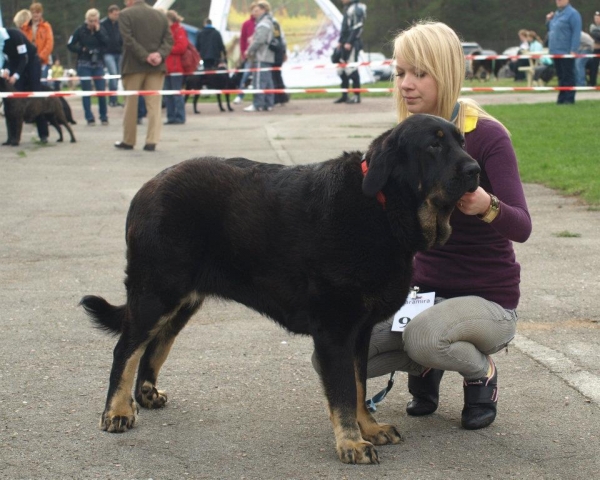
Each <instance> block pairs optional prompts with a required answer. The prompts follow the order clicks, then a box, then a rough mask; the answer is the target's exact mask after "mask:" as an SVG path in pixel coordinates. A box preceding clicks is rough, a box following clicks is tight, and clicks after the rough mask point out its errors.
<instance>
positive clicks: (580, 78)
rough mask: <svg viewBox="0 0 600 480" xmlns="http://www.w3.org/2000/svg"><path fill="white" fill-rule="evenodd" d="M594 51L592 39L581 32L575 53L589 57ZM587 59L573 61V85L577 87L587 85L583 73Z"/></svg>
mask: <svg viewBox="0 0 600 480" xmlns="http://www.w3.org/2000/svg"><path fill="white" fill-rule="evenodd" d="M593 51H594V39H593V38H592V36H591V35H590V34H589V33H587V32H583V31H582V32H581V41H580V43H579V50H577V53H579V54H580V55H589V54H591V53H592V52H593ZM589 61H590V58H589V57H580V58H576V59H575V84H576V85H577V86H578V87H585V86H586V85H587V79H586V75H585V71H586V69H587V65H588V62H589Z"/></svg>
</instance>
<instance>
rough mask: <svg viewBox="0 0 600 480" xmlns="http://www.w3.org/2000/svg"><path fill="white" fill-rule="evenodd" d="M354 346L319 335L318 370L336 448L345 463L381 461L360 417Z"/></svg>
mask: <svg viewBox="0 0 600 480" xmlns="http://www.w3.org/2000/svg"><path fill="white" fill-rule="evenodd" d="M352 350H353V349H352V347H350V346H348V345H343V346H342V345H333V344H332V342H331V341H330V340H328V339H317V338H315V353H316V357H317V361H318V366H319V368H318V370H319V374H320V376H321V381H322V383H323V388H324V390H325V395H326V396H327V401H328V404H329V418H330V420H331V423H332V424H333V433H334V435H335V441H336V449H337V453H338V456H339V457H340V460H341V461H342V462H344V463H366V464H369V463H379V458H378V456H377V451H376V450H375V447H374V446H373V444H372V443H370V442H367V441H365V440H364V439H363V438H362V436H361V433H360V428H359V426H358V422H357V420H356V394H357V392H356V384H355V375H354V366H353V358H352V357H353V354H352Z"/></svg>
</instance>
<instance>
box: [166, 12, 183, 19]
mask: <svg viewBox="0 0 600 480" xmlns="http://www.w3.org/2000/svg"><path fill="white" fill-rule="evenodd" d="M167 18H168V19H169V20H171V21H172V22H183V17H180V16H179V14H178V13H177V12H176V11H175V10H169V11H168V12H167Z"/></svg>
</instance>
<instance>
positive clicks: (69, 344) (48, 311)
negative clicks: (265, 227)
mask: <svg viewBox="0 0 600 480" xmlns="http://www.w3.org/2000/svg"><path fill="white" fill-rule="evenodd" d="M585 97H587V98H595V99H600V93H598V92H596V93H591V94H587V95H586V94H581V95H578V98H580V99H582V98H585ZM478 98H479V99H480V101H481V102H482V103H491V102H531V101H553V100H554V98H555V94H550V95H543V94H542V95H539V94H523V95H516V96H514V95H480V96H479V97H478ZM69 102H70V103H71V105H72V106H73V110H74V114H75V116H76V119H77V120H78V121H79V124H78V125H76V126H75V134H76V136H77V139H78V142H77V143H76V144H69V143H64V144H56V143H54V141H55V139H56V136H55V134H54V133H52V136H51V143H50V144H49V145H48V146H45V147H42V146H39V145H36V144H34V143H33V141H32V139H33V137H34V133H33V128H32V126H27V127H26V128H25V131H24V134H23V138H22V144H21V146H20V147H16V148H15V147H0V171H1V172H2V173H1V174H0V192H1V193H0V208H1V210H0V211H1V212H2V214H1V215H0V235H1V239H2V241H1V242H0V257H1V263H0V286H1V289H0V305H1V308H0V328H1V330H0V331H1V332H2V333H1V334H0V392H1V393H0V478H2V479H20V478H23V479H25V478H35V479H41V478H49V479H50V478H52V479H55V478H56V479H63V478H64V479H68V478H73V479H79V478H100V479H106V478H110V479H149V478H153V479H187V478H189V479H273V480H279V479H362V478H365V479H370V480H372V479H384V478H390V479H392V478H393V479H482V478H484V479H490V478H491V479H505V478H514V479H524V478H526V479H580V478H598V471H600V354H599V352H600V295H598V291H599V290H600V277H599V273H598V272H599V270H600V249H599V247H600V211H598V210H597V209H596V210H594V209H590V208H588V207H587V206H586V205H584V204H582V203H580V202H579V201H578V200H577V199H576V198H565V197H563V196H561V195H558V194H557V193H555V192H553V191H551V190H549V189H547V188H544V187H542V186H538V185H526V194H527V198H528V202H529V206H530V210H531V214H532V217H533V223H534V230H533V234H532V236H531V238H530V239H529V241H528V242H527V243H525V244H523V245H517V246H516V249H517V254H518V259H519V261H520V262H521V264H522V267H523V277H522V292H523V295H522V301H521V306H520V309H519V314H520V320H519V333H518V336H517V338H516V339H515V341H514V342H513V343H512V344H511V345H510V347H509V349H508V352H507V353H504V352H502V353H499V354H497V355H496V356H495V358H496V362H497V365H498V369H499V381H500V402H499V415H498V418H497V420H496V422H495V423H494V424H493V425H492V426H491V427H489V428H487V429H484V430H482V431H476V432H468V431H465V430H462V429H461V428H460V427H459V421H460V411H461V408H462V388H461V379H460V377H459V376H458V375H457V374H448V375H446V376H445V377H444V380H443V382H442V398H441V404H440V408H439V410H438V412H436V413H435V414H433V415H432V416H430V417H428V418H410V417H407V416H406V413H405V411H404V407H405V405H406V402H407V401H408V399H409V396H408V392H407V389H406V386H405V384H406V377H405V376H403V375H400V378H399V379H398V384H397V386H396V387H395V388H394V389H393V390H392V391H391V393H390V395H389V396H388V398H387V399H386V400H385V402H384V403H383V404H382V405H381V406H380V408H379V411H378V412H377V414H376V416H377V417H378V419H380V420H381V421H384V422H390V423H395V424H397V425H398V426H399V428H400V429H401V431H402V432H403V433H404V435H405V437H406V441H405V442H404V443H403V444H402V445H396V446H384V447H379V448H378V451H379V454H380V458H381V464H380V465H378V466H351V465H343V464H342V463H340V462H339V460H338V459H337V456H336V454H335V449H334V439H333V433H332V429H331V426H330V423H329V420H328V418H327V414H326V413H325V403H324V397H323V395H322V392H321V388H320V385H319V382H318V380H317V375H316V374H315V373H314V372H313V370H312V368H311V364H310V355H311V351H312V348H311V342H310V340H309V339H308V338H303V337H295V336H291V335H289V334H287V333H286V332H285V331H284V330H282V329H281V328H279V327H277V326H275V325H274V324H273V323H272V322H270V321H269V320H266V319H264V318H262V317H260V316H259V315H257V314H256V313H254V312H252V311H250V310H248V309H246V308H245V307H243V306H241V305H238V304H233V303H226V302H218V301H211V302H209V303H208V304H207V305H206V306H205V307H204V308H203V309H202V310H201V311H200V312H199V313H198V314H197V315H196V316H195V317H194V319H193V320H192V321H191V322H190V324H189V325H188V326H187V327H186V329H185V330H184V332H182V334H181V335H180V336H179V338H178V341H177V343H176V345H175V347H174V349H173V351H172V353H171V356H170V357H169V359H168V361H167V363H166V364H165V366H164V368H163V371H162V373H161V379H160V382H159V385H160V387H162V388H164V389H166V390H167V391H168V393H169V403H168V404H167V406H166V408H164V409H162V410H159V411H146V410H144V411H141V412H140V417H139V419H138V423H137V424H136V427H135V428H134V429H133V430H131V431H130V432H127V433H124V434H118V435H117V434H108V433H105V432H101V431H100V430H99V429H98V419H99V416H100V414H101V411H102V409H103V406H104V401H105V394H106V388H107V384H108V375H109V370H110V366H111V361H112V348H113V346H114V344H115V339H114V338H111V337H109V336H107V335H105V334H103V333H101V332H99V331H97V330H95V329H93V328H92V327H91V325H90V322H89V321H88V320H87V318H86V317H85V315H84V314H83V311H82V309H81V308H80V307H78V306H77V304H78V302H79V299H80V298H81V297H82V296H83V295H85V294H90V293H93V294H100V295H103V296H105V297H106V298H107V299H109V301H111V302H112V303H122V302H123V301H124V287H123V284H122V280H123V277H124V273H123V269H124V266H125V260H124V253H125V244H124V223H125V215H126V212H127V209H128V205H129V202H130V200H131V198H132V196H133V195H134V193H135V192H136V191H137V190H138V189H139V187H140V186H141V185H142V184H143V183H144V182H145V181H147V180H148V179H150V178H151V177H152V176H154V175H155V174H156V173H158V172H159V171H160V170H162V169H163V168H164V167H166V166H168V165H171V164H174V163H177V162H179V161H181V160H184V159H187V158H190V157H194V156H203V155H217V156H238V155H240V156H246V157H248V158H251V159H255V160H261V161H264V162H284V163H288V164H301V163H309V162H315V161H320V160H326V159H328V158H332V157H334V156H337V155H339V154H340V153H341V152H342V151H343V150H344V149H347V150H351V149H365V148H366V146H367V145H368V143H369V142H370V141H371V140H372V139H373V138H375V136H377V135H378V134H379V133H381V132H382V131H384V130H385V129H387V128H388V127H391V126H392V125H393V124H394V114H393V113H392V109H391V101H390V100H389V99H386V98H369V97H368V96H365V97H364V100H363V103H362V104H360V105H335V106H334V105H333V104H332V103H331V100H307V101H293V102H292V103H291V104H289V105H288V106H286V107H283V108H279V107H278V108H276V109H275V111H273V112H272V113H252V114H250V113H245V112H243V111H241V108H240V107H236V112H234V113H220V112H218V109H217V106H216V105H215V104H212V103H211V104H203V105H202V106H201V108H202V114H200V115H193V114H192V113H191V106H189V105H188V122H187V123H186V125H184V126H169V127H164V130H163V135H162V141H161V142H160V144H159V146H158V150H157V151H156V152H154V153H149V152H144V151H142V150H141V145H143V134H144V132H145V126H143V127H140V128H139V131H140V140H139V142H138V145H137V147H136V149H135V150H133V151H127V152H126V151H118V150H116V149H115V148H113V146H112V144H113V143H114V142H115V141H117V140H120V139H121V137H120V133H121V117H122V109H120V108H113V109H110V112H109V113H110V126H107V127H101V126H97V127H94V128H90V127H87V126H86V125H85V122H84V120H83V115H82V110H81V104H80V100H78V99H71V100H69ZM575 108H576V107H575ZM559 119H560V117H559V112H558V111H557V121H559ZM5 134H6V130H5V126H4V122H3V121H2V125H1V126H0V137H2V140H3V139H4V136H5ZM520 161H521V162H526V161H527V159H526V158H521V159H520ZM563 231H568V232H571V233H573V234H578V235H579V236H577V237H569V238H565V237H559V236H556V234H557V233H558V232H563ZM386 380H387V379H385V378H383V377H382V378H379V379H375V380H373V381H370V382H369V391H370V393H373V392H375V391H377V390H379V389H380V388H382V386H383V385H385V383H386Z"/></svg>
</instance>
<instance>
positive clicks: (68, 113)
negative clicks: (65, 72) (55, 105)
mask: <svg viewBox="0 0 600 480" xmlns="http://www.w3.org/2000/svg"><path fill="white" fill-rule="evenodd" d="M58 98H59V100H60V104H61V105H62V108H63V112H65V117H67V122H69V123H70V124H71V125H77V122H76V121H75V119H74V118H73V113H72V112H71V106H70V105H69V103H68V102H67V101H66V100H65V99H64V98H63V97H58Z"/></svg>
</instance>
